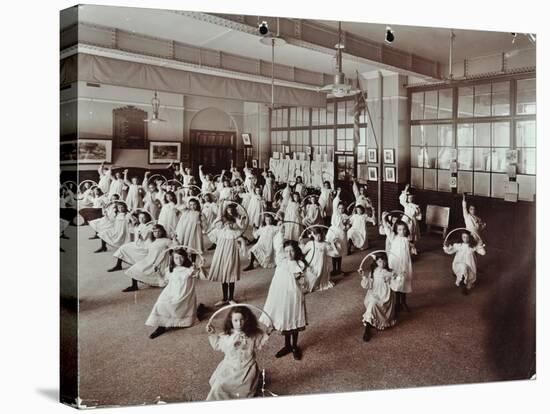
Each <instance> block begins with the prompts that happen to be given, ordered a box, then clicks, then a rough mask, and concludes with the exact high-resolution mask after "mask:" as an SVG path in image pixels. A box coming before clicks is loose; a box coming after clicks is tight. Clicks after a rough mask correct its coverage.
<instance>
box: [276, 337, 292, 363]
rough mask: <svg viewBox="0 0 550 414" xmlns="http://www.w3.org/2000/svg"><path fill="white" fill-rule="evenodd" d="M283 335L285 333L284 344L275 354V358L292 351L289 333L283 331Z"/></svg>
mask: <svg viewBox="0 0 550 414" xmlns="http://www.w3.org/2000/svg"><path fill="white" fill-rule="evenodd" d="M284 335H285V346H284V347H283V348H281V349H280V350H279V351H278V352H277V353H276V354H275V358H281V357H284V356H285V355H288V354H290V353H291V352H292V347H291V345H290V333H285V334H284Z"/></svg>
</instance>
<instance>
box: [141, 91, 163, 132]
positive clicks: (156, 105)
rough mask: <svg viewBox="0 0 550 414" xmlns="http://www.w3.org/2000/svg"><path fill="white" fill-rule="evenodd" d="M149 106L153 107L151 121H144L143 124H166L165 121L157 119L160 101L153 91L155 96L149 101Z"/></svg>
mask: <svg viewBox="0 0 550 414" xmlns="http://www.w3.org/2000/svg"><path fill="white" fill-rule="evenodd" d="M151 106H152V107H153V116H152V117H151V119H145V120H144V122H150V123H152V124H156V123H157V122H166V120H165V119H160V118H159V110H160V99H159V98H158V94H157V91H155V96H154V97H153V99H151Z"/></svg>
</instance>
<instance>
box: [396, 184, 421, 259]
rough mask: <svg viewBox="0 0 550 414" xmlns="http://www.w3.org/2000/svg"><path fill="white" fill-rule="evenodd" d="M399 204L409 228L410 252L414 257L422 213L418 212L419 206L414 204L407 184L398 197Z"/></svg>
mask: <svg viewBox="0 0 550 414" xmlns="http://www.w3.org/2000/svg"><path fill="white" fill-rule="evenodd" d="M399 203H400V204H401V205H402V206H403V208H404V209H405V216H404V220H405V223H407V225H408V226H409V233H410V234H411V236H410V237H411V243H412V245H411V251H412V254H415V255H416V254H417V250H416V247H415V244H416V242H418V240H420V226H419V224H418V222H419V221H420V220H422V212H421V211H420V206H419V205H418V204H415V203H414V195H413V194H411V193H410V192H409V184H407V185H406V186H405V189H404V190H403V192H402V193H401V195H400V196H399Z"/></svg>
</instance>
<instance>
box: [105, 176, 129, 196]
mask: <svg viewBox="0 0 550 414" xmlns="http://www.w3.org/2000/svg"><path fill="white" fill-rule="evenodd" d="M124 185H125V184H124V178H123V177H122V174H121V173H120V171H117V172H116V173H115V178H114V180H113V181H111V186H110V187H109V197H110V196H112V195H113V194H118V195H119V196H120V197H121V198H122V190H123V189H124Z"/></svg>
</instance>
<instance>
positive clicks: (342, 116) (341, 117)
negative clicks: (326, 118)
mask: <svg viewBox="0 0 550 414" xmlns="http://www.w3.org/2000/svg"><path fill="white" fill-rule="evenodd" d="M337 105H338V114H337V116H338V118H337V120H336V122H338V125H342V124H345V123H346V102H345V101H341V102H337Z"/></svg>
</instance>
